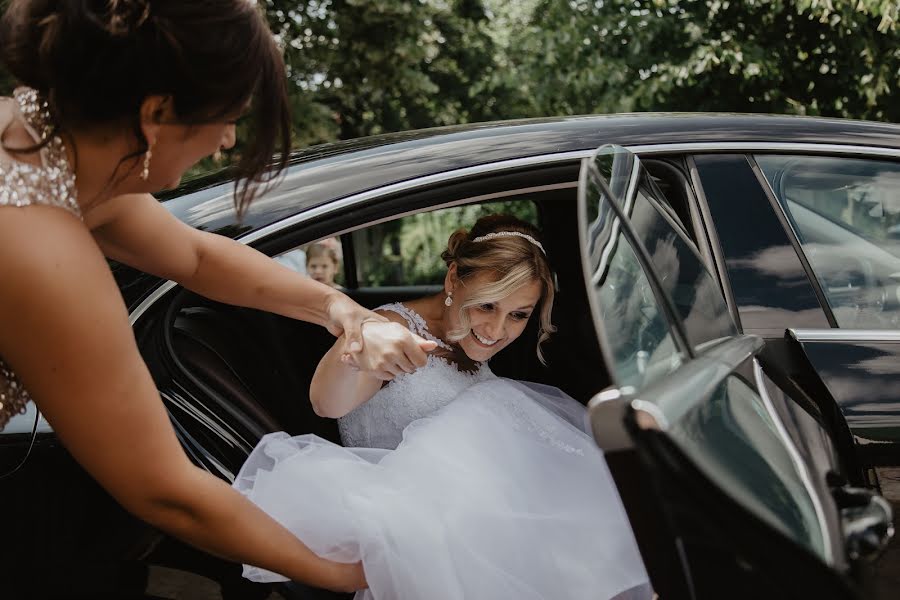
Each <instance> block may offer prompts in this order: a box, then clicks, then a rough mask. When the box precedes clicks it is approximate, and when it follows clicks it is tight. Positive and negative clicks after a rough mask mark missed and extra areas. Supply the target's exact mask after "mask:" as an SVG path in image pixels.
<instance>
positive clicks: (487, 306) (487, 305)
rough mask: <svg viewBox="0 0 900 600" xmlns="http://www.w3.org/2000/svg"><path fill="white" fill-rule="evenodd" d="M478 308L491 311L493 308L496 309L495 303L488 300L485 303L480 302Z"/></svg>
mask: <svg viewBox="0 0 900 600" xmlns="http://www.w3.org/2000/svg"><path fill="white" fill-rule="evenodd" d="M478 310H480V311H484V312H491V311H492V310H494V305H493V303H491V302H487V303H485V304H480V305H479V306H478Z"/></svg>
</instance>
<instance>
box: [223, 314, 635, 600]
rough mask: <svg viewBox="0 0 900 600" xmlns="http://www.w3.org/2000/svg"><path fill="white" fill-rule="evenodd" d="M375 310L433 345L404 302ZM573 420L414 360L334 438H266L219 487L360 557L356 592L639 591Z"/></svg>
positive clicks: (598, 465)
mask: <svg viewBox="0 0 900 600" xmlns="http://www.w3.org/2000/svg"><path fill="white" fill-rule="evenodd" d="M382 309H383V310H385V309H386V310H392V311H394V312H398V313H399V314H401V315H403V316H404V317H405V318H406V319H407V321H408V322H409V323H410V328H411V329H412V330H413V331H415V332H416V333H418V334H420V335H422V336H423V337H426V338H430V339H436V338H434V337H432V336H431V335H430V334H429V333H428V331H427V327H425V322H424V320H422V318H421V317H420V316H419V315H418V314H416V313H415V312H413V311H412V310H411V309H409V308H408V307H406V306H403V305H399V304H394V305H388V306H385V307H382ZM584 419H585V409H584V407H583V406H581V405H580V404H579V403H578V402H576V401H575V400H573V399H572V398H570V397H568V396H566V395H565V394H564V393H563V392H561V391H560V390H558V389H556V388H551V387H548V386H541V385H537V384H524V383H520V382H516V381H512V380H508V379H502V378H498V377H496V376H495V375H493V373H491V372H490V370H489V369H488V367H487V365H482V366H481V367H480V368H479V370H478V371H476V372H475V373H465V372H461V371H459V370H458V369H457V368H456V366H455V365H453V364H451V363H450V362H448V361H447V360H445V359H443V358H438V357H435V356H430V357H429V359H428V363H427V365H426V366H424V367H422V368H421V369H419V370H417V371H416V372H414V373H412V374H409V375H401V376H400V377H397V378H396V379H395V380H394V381H392V382H391V383H390V384H388V385H387V386H385V387H383V388H382V389H381V390H380V391H379V392H378V393H377V394H375V396H373V397H372V398H371V399H370V400H368V401H367V402H366V403H364V404H362V405H361V406H360V407H359V408H357V409H356V410H354V411H353V412H351V413H350V414H348V415H347V416H345V417H344V418H343V419H341V421H340V430H341V437H342V439H343V441H344V443H345V444H346V445H347V446H348V447H343V446H338V445H336V444H333V443H331V442H328V441H326V440H324V439H322V438H319V437H317V436H314V435H302V436H297V437H293V438H292V437H290V436H288V435H287V434H285V433H273V434H270V435H267V436H265V437H264V438H263V439H262V440H261V441H260V443H259V445H258V446H257V447H256V449H255V450H254V451H253V453H252V454H251V456H250V457H249V458H248V460H247V462H246V463H245V464H244V466H243V467H242V469H241V471H240V473H239V474H238V476H237V478H236V479H235V482H234V486H235V487H236V488H237V489H238V490H240V491H241V492H243V493H244V494H246V495H247V496H248V497H249V498H250V499H251V500H252V501H253V502H254V503H256V504H257V505H259V506H260V507H261V508H262V509H263V510H265V511H266V512H267V513H269V514H270V515H272V516H273V517H274V518H275V519H277V520H278V521H279V522H281V523H282V524H283V525H284V526H286V527H287V528H288V529H289V530H291V531H292V532H293V533H295V534H296V535H297V536H298V537H299V538H300V539H301V540H303V542H304V543H306V544H307V545H308V546H309V547H310V548H311V549H312V550H313V551H314V552H316V553H317V554H319V555H321V556H323V557H325V558H330V559H333V560H336V561H341V562H355V561H359V560H362V562H363V566H364V569H365V573H366V579H367V580H368V582H369V589H368V590H366V591H364V592H360V593H358V594H357V600H362V599H367V600H368V599H372V600H399V599H409V600H457V599H463V598H465V599H487V600H494V599H497V600H499V599H516V600H519V599H547V600H551V599H552V600H562V599H567V598H572V599H576V598H577V599H579V600H580V599H584V598H592V599H598V600H599V599H602V598H616V599H617V600H624V599H626V598H627V599H629V600H630V599H641V600H644V599H648V598H650V597H651V595H652V594H651V592H650V586H649V583H648V578H647V574H646V572H645V570H644V566H643V563H642V562H641V558H640V555H639V553H638V550H637V546H636V544H635V541H634V536H633V534H632V532H631V528H630V526H629V524H628V520H627V517H626V515H625V511H624V509H623V507H622V503H621V501H620V499H619V495H618V492H617V491H616V488H615V484H614V483H613V480H612V477H611V476H610V473H609V470H608V469H607V467H606V462H605V461H604V459H603V455H602V453H601V451H600V450H599V449H598V448H597V447H596V445H595V444H594V442H593V440H592V439H591V437H590V436H589V435H588V434H587V433H585V431H584ZM244 576H245V577H247V578H249V579H252V580H254V581H284V580H285V578H284V577H281V576H280V575H276V574H274V573H271V572H269V571H265V570H262V569H258V568H255V567H250V566H245V567H244Z"/></svg>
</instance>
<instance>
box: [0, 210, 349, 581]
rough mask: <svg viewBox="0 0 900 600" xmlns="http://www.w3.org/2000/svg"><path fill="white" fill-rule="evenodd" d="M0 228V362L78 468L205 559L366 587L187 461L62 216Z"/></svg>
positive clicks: (39, 215) (101, 280)
mask: <svg viewBox="0 0 900 600" xmlns="http://www.w3.org/2000/svg"><path fill="white" fill-rule="evenodd" d="M2 217H3V218H2V219H0V272H2V273H3V276H2V277H0V356H2V357H3V358H4V359H5V360H6V361H7V362H8V363H9V365H10V366H11V367H12V368H13V370H14V371H15V372H16V373H17V374H18V375H19V377H20V378H21V379H22V381H23V383H24V384H25V386H26V387H27V389H28V390H29V391H30V393H31V395H32V397H33V399H34V400H35V402H36V403H37V404H38V406H39V408H40V409H41V411H42V412H43V413H44V415H45V416H46V417H47V420H48V421H49V422H50V424H51V425H52V426H53V428H54V430H55V432H56V434H57V435H58V436H59V438H60V440H61V441H62V442H63V443H64V444H65V446H66V448H67V449H68V450H69V451H70V452H71V453H72V455H73V456H74V457H75V459H76V460H77V461H78V462H79V463H80V464H81V465H83V466H84V467H85V469H86V470H87V471H88V472H89V473H90V474H91V475H92V476H93V477H94V478H96V479H97V481H98V482H99V483H100V484H101V485H102V486H103V487H104V488H105V489H106V490H108V491H109V492H110V493H111V494H112V496H113V497H115V498H116V499H117V500H118V501H119V502H120V503H121V504H123V505H124V506H125V507H126V508H127V509H129V510H130V511H132V512H133V513H134V514H136V515H137V516H139V517H140V518H142V519H144V520H146V521H148V522H150V523H152V524H154V525H156V526H158V527H159V528H161V529H163V530H165V531H167V532H169V533H171V534H173V535H175V536H177V537H179V538H181V539H183V540H186V541H187V542H189V543H192V544H194V545H196V546H198V547H200V548H203V549H205V550H207V551H209V552H212V553H215V554H217V555H220V556H223V557H226V558H228V559H230V560H235V561H240V562H245V563H250V564H254V565H257V566H260V567H262V568H265V569H269V570H271V571H275V572H278V573H281V574H283V575H285V576H287V577H290V578H291V579H296V580H302V581H306V582H308V583H311V584H313V585H316V586H321V587H327V588H332V589H343V590H350V589H356V588H358V587H364V581H363V575H362V570H361V567H360V566H359V565H340V564H338V563H333V562H330V561H326V560H323V559H321V558H319V557H318V556H316V555H315V554H313V553H312V552H311V551H310V550H309V549H308V548H307V547H306V546H305V545H304V544H302V543H301V542H300V541H299V540H298V539H297V538H296V537H295V536H294V535H293V534H291V533H290V532H288V531H287V530H286V529H284V528H283V527H282V526H281V525H279V524H278V523H277V522H275V521H274V520H273V519H271V518H270V517H269V516H268V515H266V514H265V513H264V512H263V511H261V510H259V509H258V508H257V507H256V506H255V505H253V504H252V503H250V502H249V501H248V500H246V499H245V498H244V497H243V496H241V495H240V494H239V493H238V492H236V491H235V490H233V489H232V488H231V487H229V486H228V485H227V484H226V483H225V482H223V481H221V480H218V479H216V478H215V477H213V476H212V475H210V474H208V473H206V472H204V471H202V470H201V469H198V468H196V467H194V466H193V465H192V464H191V463H190V461H189V460H188V459H187V457H186V456H185V454H184V452H183V450H182V448H181V446H180V444H179V443H178V440H177V438H176V436H175V433H174V431H173V429H172V425H171V423H170V422H169V418H168V415H167V414H166V411H165V409H164V407H163V404H162V402H161V401H160V398H159V395H158V393H157V390H156V388H155V386H154V384H153V381H152V379H151V377H150V374H149V372H148V371H147V369H146V367H145V365H144V363H143V361H142V359H141V356H140V354H139V352H138V349H137V347H136V344H135V341H134V336H133V334H132V331H131V328H130V326H129V324H128V315H127V312H126V310H125V307H124V305H123V303H122V300H121V297H120V295H119V292H118V289H117V287H116V285H115V282H114V281H113V278H112V276H111V274H110V273H109V269H108V268H107V266H106V262H105V260H104V258H103V255H102V254H101V252H100V251H99V249H98V248H97V245H96V243H95V242H94V240H93V239H92V238H91V237H90V235H89V233H88V232H87V231H86V229H85V228H84V226H83V225H82V224H81V223H80V222H78V221H77V220H76V219H74V218H73V217H72V216H71V215H69V214H67V213H65V212H64V211H62V210H59V209H55V208H51V207H43V206H33V207H27V208H24V209H21V210H18V209H17V210H10V209H7V210H4V211H3V215H2Z"/></svg>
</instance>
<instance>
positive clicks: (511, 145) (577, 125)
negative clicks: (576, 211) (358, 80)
mask: <svg viewBox="0 0 900 600" xmlns="http://www.w3.org/2000/svg"><path fill="white" fill-rule="evenodd" d="M715 142H736V143H746V142H770V143H805V144H841V145H853V146H869V147H882V148H897V147H900V125H893V124H886V123H874V122H867V121H852V120H845V119H827V118H811V117H797V116H775V115H729V114H696V113H685V114H672V113H666V114H657V113H635V114H618V115H600V116H597V115H595V116H585V117H566V118H552V119H526V120H519V121H500V122H492V123H475V124H470V125H459V126H451V127H440V128H433V129H422V130H417V131H408V132H400V133H393V134H386V135H381V136H374V137H369V138H360V139H357V140H348V141H343V142H336V143H332V144H323V145H320V146H314V147H311V148H307V149H305V150H302V151H299V152H296V153H295V154H294V155H293V156H292V159H291V166H290V167H289V169H288V174H287V175H286V176H285V178H284V180H283V181H282V182H281V183H280V184H279V185H278V186H277V187H276V188H275V189H273V190H272V191H271V192H270V193H268V194H266V195H265V196H262V197H260V198H258V199H257V200H256V202H255V203H254V205H253V206H252V207H251V208H250V210H249V212H248V213H247V215H246V217H245V219H244V221H243V222H242V223H240V224H238V223H237V221H236V218H235V213H234V210H233V199H232V189H233V185H232V184H231V183H229V182H227V181H224V182H223V175H222V174H221V173H220V174H218V175H212V176H209V177H205V178H201V179H198V180H195V181H193V182H190V183H188V184H186V185H185V186H183V187H182V188H180V189H179V190H176V191H175V192H174V193H172V194H167V197H168V199H166V200H165V204H166V206H167V207H168V208H169V209H170V210H171V211H172V212H173V214H175V215H176V216H177V217H179V218H180V219H182V220H183V221H185V222H187V223H189V224H190V225H192V226H194V227H199V228H201V229H206V230H212V231H218V232H220V233H223V234H226V235H231V236H237V235H241V234H244V233H247V232H249V231H252V230H253V229H257V228H259V227H262V226H265V225H267V224H270V223H273V222H275V221H278V220H280V219H282V218H285V217H287V216H290V215H292V214H295V213H297V212H301V211H302V210H305V209H306V208H309V207H312V206H316V205H319V204H322V203H325V202H328V201H330V200H333V199H337V198H342V197H346V196H349V195H352V194H356V193H359V192H363V191H365V190H369V189H373V188H377V187H381V186H384V185H388V184H391V183H396V182H399V181H404V180H408V179H413V178H416V177H421V176H424V175H430V174H433V173H440V172H445V171H452V170H455V169H460V168H465V167H471V166H475V165H479V164H486V163H493V162H499V161H504V160H511V159H516V158H523V157H528V156H538V155H544V154H553V153H564V152H574V151H584V150H590V149H593V148H596V147H598V146H601V145H603V144H608V143H611V144H620V145H623V146H634V145H650V144H653V145H656V144H681V143H686V144H696V143H715Z"/></svg>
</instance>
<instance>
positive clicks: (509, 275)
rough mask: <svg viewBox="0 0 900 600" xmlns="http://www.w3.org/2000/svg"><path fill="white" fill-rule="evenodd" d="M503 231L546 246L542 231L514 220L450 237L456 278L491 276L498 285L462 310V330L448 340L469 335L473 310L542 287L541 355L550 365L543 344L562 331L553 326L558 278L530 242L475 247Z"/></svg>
mask: <svg viewBox="0 0 900 600" xmlns="http://www.w3.org/2000/svg"><path fill="white" fill-rule="evenodd" d="M499 231H504V232H518V233H522V234H525V235H528V236H531V237H532V238H534V239H535V240H537V241H538V242H541V232H540V231H539V230H538V229H537V228H536V227H534V226H533V225H531V224H530V223H526V222H525V221H522V220H521V219H518V218H516V217H513V216H511V215H489V216H486V217H482V218H480V219H478V221H477V222H476V223H475V225H474V226H473V227H472V229H471V231H466V230H465V229H458V230H457V231H455V232H454V233H453V234H452V235H451V236H450V239H449V240H448V242H447V249H446V250H445V251H444V252H443V253H442V254H441V258H442V259H444V263H446V265H447V267H448V268H449V267H450V265H451V264H456V273H457V275H458V276H459V279H460V280H461V281H462V282H463V283H465V281H466V279H468V278H470V277H472V276H473V275H477V274H479V273H485V272H487V273H491V274H492V275H493V276H494V278H495V279H494V281H493V282H492V283H491V284H489V285H486V286H484V287H482V288H480V289H478V290H477V291H476V292H475V293H473V294H472V295H471V296H469V298H468V299H467V300H466V301H465V302H463V303H462V304H461V305H460V306H458V308H457V310H458V311H459V323H460V326H459V328H458V329H456V330H453V331H450V332H448V337H449V338H450V340H451V341H458V340H461V339H462V338H464V337H465V336H466V335H468V333H469V327H470V321H469V315H468V310H467V309H469V308H472V307H475V306H479V305H482V304H488V303H493V302H497V301H499V300H501V299H503V298H506V297H507V296H509V295H510V294H512V293H514V292H516V291H517V290H518V289H520V288H521V287H523V286H525V285H528V284H530V283H531V282H533V281H539V282H540V284H541V299H540V301H539V303H538V307H539V308H538V310H539V312H540V323H539V329H538V342H537V355H538V358H539V359H540V361H541V362H542V363H545V361H544V355H543V353H542V352H541V344H542V343H543V342H545V341H546V340H547V339H548V338H549V337H550V334H551V333H553V332H554V331H556V327H554V326H553V324H552V323H551V322H550V314H551V312H552V311H553V295H554V281H553V272H552V271H551V270H550V264H549V263H548V262H547V256H546V255H545V254H544V252H543V251H542V250H541V248H539V247H538V246H536V245H535V244H533V243H532V242H530V241H528V240H527V239H525V238H522V237H519V236H515V235H511V236H500V237H493V238H490V239H487V240H483V241H479V242H476V241H474V240H475V239H476V238H478V237H481V236H484V235H488V234H491V233H496V232H499ZM545 364H546V363H545Z"/></svg>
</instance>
